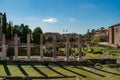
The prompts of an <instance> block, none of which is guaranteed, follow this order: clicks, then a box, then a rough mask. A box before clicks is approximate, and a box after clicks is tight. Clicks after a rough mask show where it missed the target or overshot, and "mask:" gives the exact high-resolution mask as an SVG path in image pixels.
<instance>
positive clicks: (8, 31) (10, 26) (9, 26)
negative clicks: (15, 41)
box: [7, 21, 12, 39]
mask: <svg viewBox="0 0 120 80" xmlns="http://www.w3.org/2000/svg"><path fill="white" fill-rule="evenodd" d="M11 28H12V22H11V21H10V22H9V23H8V27H7V39H11V38H12V30H11Z"/></svg>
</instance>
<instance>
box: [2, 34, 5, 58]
mask: <svg viewBox="0 0 120 80" xmlns="http://www.w3.org/2000/svg"><path fill="white" fill-rule="evenodd" d="M5 50H6V46H5V34H2V51H1V52H2V53H1V60H5V55H6V53H5V52H6V51H5Z"/></svg>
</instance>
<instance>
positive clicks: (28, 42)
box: [26, 34, 31, 61]
mask: <svg viewBox="0 0 120 80" xmlns="http://www.w3.org/2000/svg"><path fill="white" fill-rule="evenodd" d="M30 50H31V45H30V34H27V59H26V60H27V61H30V60H31V57H30V52H31V51H30Z"/></svg>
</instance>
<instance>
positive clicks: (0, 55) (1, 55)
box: [0, 52, 5, 60]
mask: <svg viewBox="0 0 120 80" xmlns="http://www.w3.org/2000/svg"><path fill="white" fill-rule="evenodd" d="M0 60H5V57H3V54H2V53H1V52H0Z"/></svg>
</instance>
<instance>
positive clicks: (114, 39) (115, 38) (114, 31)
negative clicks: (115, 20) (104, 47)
mask: <svg viewBox="0 0 120 80" xmlns="http://www.w3.org/2000/svg"><path fill="white" fill-rule="evenodd" d="M109 43H111V44H115V45H119V46H120V23H119V24H115V25H112V26H110V27H109Z"/></svg>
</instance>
